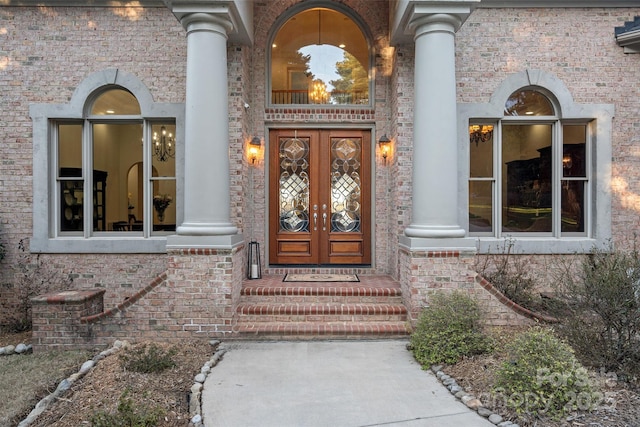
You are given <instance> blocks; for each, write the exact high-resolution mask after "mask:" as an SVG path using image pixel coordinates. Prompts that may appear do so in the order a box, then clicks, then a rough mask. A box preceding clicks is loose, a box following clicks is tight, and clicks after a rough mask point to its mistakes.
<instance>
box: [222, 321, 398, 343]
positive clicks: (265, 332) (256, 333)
mask: <svg viewBox="0 0 640 427" xmlns="http://www.w3.org/2000/svg"><path fill="white" fill-rule="evenodd" d="M235 331H236V332H237V334H238V335H239V336H241V337H243V338H259V339H271V338H273V339H315V338H323V339H330V338H331V339H358V338H361V339H367V338H369V339H373V338H396V337H406V336H407V335H408V332H407V330H406V328H405V324H404V322H387V323H372V324H366V323H349V322H345V323H324V324H304V323H293V324H292V323H266V324H252V325H245V324H238V325H237V326H236V328H235Z"/></svg>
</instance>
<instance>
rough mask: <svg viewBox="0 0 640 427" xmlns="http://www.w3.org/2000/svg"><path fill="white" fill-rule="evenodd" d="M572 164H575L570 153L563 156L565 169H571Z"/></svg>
mask: <svg viewBox="0 0 640 427" xmlns="http://www.w3.org/2000/svg"><path fill="white" fill-rule="evenodd" d="M571 166H573V159H572V158H571V156H570V155H568V154H565V155H564V156H563V157H562V168H563V169H571Z"/></svg>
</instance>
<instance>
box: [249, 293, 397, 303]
mask: <svg viewBox="0 0 640 427" xmlns="http://www.w3.org/2000/svg"><path fill="white" fill-rule="evenodd" d="M240 303H245V304H331V303H334V304H336V303H337V304H391V305H396V304H402V297H401V296H393V297H390V296H346V297H345V296H338V295H333V296H319V295H243V296H241V297H240Z"/></svg>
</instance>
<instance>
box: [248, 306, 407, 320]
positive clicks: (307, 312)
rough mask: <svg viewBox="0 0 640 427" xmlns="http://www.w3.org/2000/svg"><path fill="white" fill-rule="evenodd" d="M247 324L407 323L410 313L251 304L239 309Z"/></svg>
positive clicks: (380, 308) (371, 308) (398, 308)
mask: <svg viewBox="0 0 640 427" xmlns="http://www.w3.org/2000/svg"><path fill="white" fill-rule="evenodd" d="M237 312H238V314H239V315H241V316H242V318H243V320H247V321H253V322H268V321H283V320H284V321H287V320H291V321H309V322H318V321H323V322H332V321H342V322H344V321H367V320H379V321H404V320H406V318H407V309H406V308H405V307H404V306H403V305H398V304H338V303H328V304H325V303H319V304H251V303H244V304H240V305H239V306H238V310H237Z"/></svg>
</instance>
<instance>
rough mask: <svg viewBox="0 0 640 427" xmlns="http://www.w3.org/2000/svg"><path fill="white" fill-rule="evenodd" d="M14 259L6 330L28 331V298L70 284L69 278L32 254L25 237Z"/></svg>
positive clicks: (29, 300)
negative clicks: (12, 295)
mask: <svg viewBox="0 0 640 427" xmlns="http://www.w3.org/2000/svg"><path fill="white" fill-rule="evenodd" d="M18 250H19V255H18V260H17V262H16V264H15V265H14V267H13V268H14V270H15V274H14V277H15V283H13V284H12V285H11V286H12V287H13V290H14V292H15V298H16V304H15V312H14V313H10V314H9V316H8V317H9V320H8V322H7V329H8V330H9V332H24V331H30V330H31V327H32V317H31V313H32V310H31V298H33V297H35V296H38V295H41V294H45V293H48V292H54V291H60V290H62V289H66V288H68V287H69V286H70V285H71V279H69V278H68V277H65V276H63V275H62V274H60V272H59V270H58V269H57V268H56V266H54V265H51V264H49V263H47V262H46V261H45V260H43V259H42V258H41V257H40V255H39V254H37V255H32V254H31V253H30V251H29V248H28V241H27V240H26V239H21V240H20V242H19V243H18Z"/></svg>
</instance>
